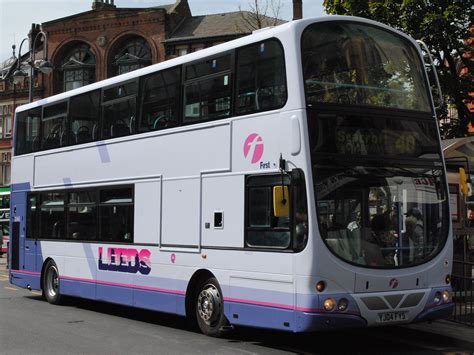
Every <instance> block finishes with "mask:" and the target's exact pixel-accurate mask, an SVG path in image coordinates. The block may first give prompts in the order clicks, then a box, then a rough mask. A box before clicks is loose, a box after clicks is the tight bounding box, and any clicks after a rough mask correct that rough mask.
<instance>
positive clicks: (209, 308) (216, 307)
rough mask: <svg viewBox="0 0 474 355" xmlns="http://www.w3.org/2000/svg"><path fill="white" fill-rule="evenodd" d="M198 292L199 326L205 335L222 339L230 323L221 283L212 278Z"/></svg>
mask: <svg viewBox="0 0 474 355" xmlns="http://www.w3.org/2000/svg"><path fill="white" fill-rule="evenodd" d="M198 290H199V291H198V293H197V297H196V301H195V306H196V319H197V324H198V326H199V328H200V329H201V331H202V332H203V333H204V334H206V335H209V336H213V337H220V336H222V335H223V333H224V329H223V328H224V327H225V326H226V325H227V324H228V321H227V318H226V317H225V315H224V299H223V297H222V291H221V288H220V286H219V283H218V282H217V280H216V278H215V277H210V278H208V279H207V280H204V282H202V283H201V284H200V286H199V288H198Z"/></svg>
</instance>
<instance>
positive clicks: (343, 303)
mask: <svg viewBox="0 0 474 355" xmlns="http://www.w3.org/2000/svg"><path fill="white" fill-rule="evenodd" d="M347 306H349V301H348V300H347V298H341V299H340V300H339V302H337V309H338V310H339V311H341V312H344V311H345V310H346V309H347Z"/></svg>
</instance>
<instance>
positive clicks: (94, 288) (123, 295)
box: [60, 278, 185, 315]
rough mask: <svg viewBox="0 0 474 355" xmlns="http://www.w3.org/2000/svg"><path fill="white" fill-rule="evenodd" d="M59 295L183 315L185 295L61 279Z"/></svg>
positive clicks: (130, 286)
mask: <svg viewBox="0 0 474 355" xmlns="http://www.w3.org/2000/svg"><path fill="white" fill-rule="evenodd" d="M60 287H61V293H62V294H64V295H68V296H76V297H82V298H88V299H95V300H98V301H106V302H111V303H117V304H122V305H126V306H134V307H138V308H143V309H150V310H153V311H159V312H166V313H173V314H179V315H185V295H184V294H174V293H168V292H160V291H155V290H144V289H140V288H135V287H133V286H132V285H129V286H117V285H106V284H100V283H94V282H87V281H78V280H68V279H64V278H62V279H61V286H60Z"/></svg>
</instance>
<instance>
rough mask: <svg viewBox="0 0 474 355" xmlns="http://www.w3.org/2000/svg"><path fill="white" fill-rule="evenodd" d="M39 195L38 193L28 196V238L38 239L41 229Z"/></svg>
mask: <svg viewBox="0 0 474 355" xmlns="http://www.w3.org/2000/svg"><path fill="white" fill-rule="evenodd" d="M38 205H39V195H38V194H36V193H29V194H28V210H27V215H26V238H28V239H37V238H38V228H39V220H38V217H39V213H38Z"/></svg>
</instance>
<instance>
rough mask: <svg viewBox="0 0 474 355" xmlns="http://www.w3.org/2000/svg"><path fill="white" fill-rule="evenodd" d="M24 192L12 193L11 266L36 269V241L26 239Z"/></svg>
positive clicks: (20, 268) (17, 268) (18, 268)
mask: <svg viewBox="0 0 474 355" xmlns="http://www.w3.org/2000/svg"><path fill="white" fill-rule="evenodd" d="M25 201H26V192H16V193H15V192H14V193H12V200H11V204H12V208H11V211H12V233H11V241H10V243H11V251H12V257H11V262H12V264H11V267H12V269H14V270H29V271H36V241H35V240H34V239H26V234H25V230H26V203H25Z"/></svg>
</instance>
